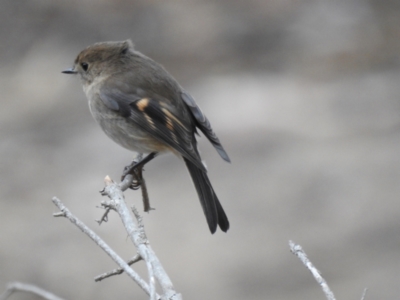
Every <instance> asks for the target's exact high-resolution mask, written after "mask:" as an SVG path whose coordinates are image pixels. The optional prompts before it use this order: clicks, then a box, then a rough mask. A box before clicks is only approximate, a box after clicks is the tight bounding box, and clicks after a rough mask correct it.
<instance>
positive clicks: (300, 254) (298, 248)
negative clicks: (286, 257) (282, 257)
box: [289, 241, 335, 300]
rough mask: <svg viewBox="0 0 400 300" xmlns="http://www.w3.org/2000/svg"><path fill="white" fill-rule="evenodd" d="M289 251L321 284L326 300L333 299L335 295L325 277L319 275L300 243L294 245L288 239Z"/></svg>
mask: <svg viewBox="0 0 400 300" xmlns="http://www.w3.org/2000/svg"><path fill="white" fill-rule="evenodd" d="M289 247H290V251H291V252H292V253H293V254H294V255H296V256H297V257H298V258H299V259H300V260H301V262H302V263H303V265H305V266H306V268H307V269H308V270H309V271H310V272H311V274H312V275H313V276H314V278H315V280H316V281H317V282H318V284H319V285H320V286H321V288H322V291H323V292H324V294H325V296H326V298H327V299H328V300H335V296H334V295H333V293H332V291H331V289H330V288H329V286H328V284H327V283H326V281H325V279H324V278H323V277H322V276H321V274H320V273H319V271H318V270H317V269H316V268H315V267H314V265H313V264H312V262H311V261H310V260H309V259H308V257H307V254H306V253H305V252H304V251H303V248H302V247H301V246H300V245H296V244H295V243H293V242H292V241H289Z"/></svg>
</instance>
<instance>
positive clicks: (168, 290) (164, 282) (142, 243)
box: [102, 175, 181, 299]
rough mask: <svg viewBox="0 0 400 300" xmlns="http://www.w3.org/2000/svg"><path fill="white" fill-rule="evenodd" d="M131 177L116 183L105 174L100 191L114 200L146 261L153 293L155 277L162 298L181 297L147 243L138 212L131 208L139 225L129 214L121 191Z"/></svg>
mask: <svg viewBox="0 0 400 300" xmlns="http://www.w3.org/2000/svg"><path fill="white" fill-rule="evenodd" d="M132 179H133V176H132V175H127V176H125V178H124V180H123V181H122V182H121V184H116V183H114V182H113V181H112V180H111V179H110V178H109V177H108V176H107V177H106V178H105V184H106V187H105V188H104V190H103V191H102V194H103V195H107V196H108V197H109V198H110V199H111V200H112V201H111V202H114V204H115V207H114V208H115V210H116V211H117V213H118V214H119V216H120V218H121V220H122V223H123V224H124V227H125V229H126V231H127V232H128V234H129V236H130V238H131V240H132V242H133V244H134V245H135V246H136V248H137V250H138V253H139V254H140V256H141V257H142V259H143V260H144V261H145V262H146V265H147V268H148V271H149V280H150V286H151V288H150V289H151V290H153V287H154V293H155V280H154V278H155V279H156V280H157V282H158V283H159V284H160V286H161V288H162V290H163V298H164V297H165V298H166V299H181V295H180V294H178V293H177V292H176V291H175V289H174V287H173V284H172V282H171V280H170V278H169V277H168V275H167V273H166V272H165V270H164V268H163V267H162V265H161V263H160V261H159V260H158V258H157V256H156V255H155V253H154V251H153V250H152V248H151V247H150V245H149V242H148V240H147V237H146V234H145V232H144V227H143V224H141V222H142V221H141V217H140V216H139V213H138V212H137V211H135V210H136V209H133V211H134V212H135V216H137V218H138V224H139V225H137V224H136V223H135V222H134V221H133V218H132V215H131V214H130V212H129V210H128V207H127V205H126V203H125V197H124V194H123V191H124V190H125V189H127V188H128V187H129V186H130V181H131V180H132ZM152 282H154V284H152ZM153 296H154V294H153V293H152V296H151V299H154V298H153Z"/></svg>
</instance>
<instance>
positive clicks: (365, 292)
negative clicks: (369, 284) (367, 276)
mask: <svg viewBox="0 0 400 300" xmlns="http://www.w3.org/2000/svg"><path fill="white" fill-rule="evenodd" d="M367 291H368V289H367V288H365V289H364V292H363V294H362V296H361V300H365V296H366V295H367Z"/></svg>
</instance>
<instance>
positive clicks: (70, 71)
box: [61, 68, 78, 74]
mask: <svg viewBox="0 0 400 300" xmlns="http://www.w3.org/2000/svg"><path fill="white" fill-rule="evenodd" d="M61 73H64V74H77V73H78V72H77V71H75V69H74V68H70V69H66V70H64V71H61Z"/></svg>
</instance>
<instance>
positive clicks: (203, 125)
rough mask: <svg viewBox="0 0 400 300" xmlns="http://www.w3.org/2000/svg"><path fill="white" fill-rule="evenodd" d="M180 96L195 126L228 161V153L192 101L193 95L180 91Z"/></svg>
mask: <svg viewBox="0 0 400 300" xmlns="http://www.w3.org/2000/svg"><path fill="white" fill-rule="evenodd" d="M181 97H182V100H183V101H184V102H185V103H186V105H187V106H188V107H189V110H190V112H191V113H192V115H193V117H194V119H195V120H196V126H197V127H198V128H199V129H200V130H201V131H202V132H203V133H204V135H205V136H206V137H207V139H208V140H209V141H210V143H211V144H212V145H213V146H214V148H215V149H216V150H217V152H218V153H219V155H220V156H221V157H222V159H224V160H225V161H227V162H230V161H231V160H230V158H229V156H228V153H226V151H225V149H224V148H223V147H222V145H221V142H220V141H219V139H218V137H217V135H216V134H215V132H214V131H213V130H212V128H211V124H210V121H208V119H207V117H206V116H205V115H204V114H203V112H202V111H201V109H200V107H199V106H198V105H197V104H196V102H195V101H194V99H193V97H192V96H190V95H189V94H188V93H186V92H182V93H181Z"/></svg>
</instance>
